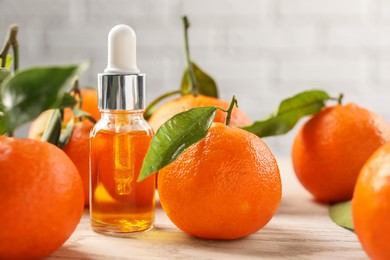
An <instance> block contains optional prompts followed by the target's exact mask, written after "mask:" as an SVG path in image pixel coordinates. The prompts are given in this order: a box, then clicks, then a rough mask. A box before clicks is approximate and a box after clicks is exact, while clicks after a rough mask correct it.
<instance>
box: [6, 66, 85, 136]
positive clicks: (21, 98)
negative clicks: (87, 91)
mask: <svg viewBox="0 0 390 260" xmlns="http://www.w3.org/2000/svg"><path fill="white" fill-rule="evenodd" d="M84 65H85V64H81V65H72V66H66V67H35V68H29V69H25V70H21V71H18V72H16V73H15V75H14V76H13V77H8V78H7V79H6V80H4V81H3V82H2V83H1V86H0V89H1V98H2V103H3V106H4V111H3V112H4V113H5V122H6V126H7V130H8V132H11V133H12V132H13V131H14V130H15V129H16V128H17V127H19V126H21V125H22V124H24V123H27V122H29V121H31V120H33V119H35V118H36V117H37V116H38V115H40V114H41V113H42V112H43V111H44V110H47V109H49V108H51V107H54V106H55V105H58V104H60V103H61V98H62V95H63V93H64V92H65V89H66V87H67V86H70V81H71V80H73V78H74V77H75V76H76V75H77V74H78V72H80V70H83V69H84V68H85V66H84Z"/></svg>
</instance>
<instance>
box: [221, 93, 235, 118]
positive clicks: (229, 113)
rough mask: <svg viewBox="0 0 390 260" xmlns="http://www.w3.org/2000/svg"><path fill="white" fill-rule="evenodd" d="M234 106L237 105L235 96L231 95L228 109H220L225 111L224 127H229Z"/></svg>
mask: <svg viewBox="0 0 390 260" xmlns="http://www.w3.org/2000/svg"><path fill="white" fill-rule="evenodd" d="M234 106H236V107H238V103H237V99H236V96H234V95H233V97H232V101H231V102H230V105H229V108H228V109H227V110H223V109H222V110H223V111H225V112H226V113H227V116H226V121H225V125H230V119H231V117H232V112H233V108H234Z"/></svg>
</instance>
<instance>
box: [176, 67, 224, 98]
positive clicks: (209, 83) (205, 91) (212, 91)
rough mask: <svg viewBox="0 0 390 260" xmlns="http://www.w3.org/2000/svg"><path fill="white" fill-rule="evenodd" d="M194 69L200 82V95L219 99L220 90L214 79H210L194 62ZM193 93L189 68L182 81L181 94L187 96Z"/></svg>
mask: <svg viewBox="0 0 390 260" xmlns="http://www.w3.org/2000/svg"><path fill="white" fill-rule="evenodd" d="M192 67H193V68H194V71H195V78H196V80H197V82H198V93H199V94H202V95H206V96H210V97H216V98H218V88H217V84H216V83H215V81H214V79H213V78H212V77H210V76H209V75H208V74H207V73H206V72H204V71H203V70H201V69H200V68H199V67H198V66H197V65H196V64H195V63H193V62H192ZM190 93H192V89H191V84H190V82H189V71H188V68H187V69H186V70H185V71H184V74H183V77H182V80H181V94H182V95H187V94H190Z"/></svg>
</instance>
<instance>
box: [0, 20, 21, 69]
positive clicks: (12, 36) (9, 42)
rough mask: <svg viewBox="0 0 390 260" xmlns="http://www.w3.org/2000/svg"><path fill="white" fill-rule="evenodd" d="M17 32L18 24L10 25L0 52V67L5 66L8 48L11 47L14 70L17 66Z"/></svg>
mask: <svg viewBox="0 0 390 260" xmlns="http://www.w3.org/2000/svg"><path fill="white" fill-rule="evenodd" d="M17 34H18V25H16V24H13V25H11V26H10V28H9V32H8V37H7V38H6V40H5V43H4V47H3V49H2V50H1V53H0V58H1V67H5V63H6V60H7V55H8V51H9V48H10V47H12V50H13V53H14V61H13V62H14V71H17V70H18V68H19V43H18V39H17V37H16V36H17Z"/></svg>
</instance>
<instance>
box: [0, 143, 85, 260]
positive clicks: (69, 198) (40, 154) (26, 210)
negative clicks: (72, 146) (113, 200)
mask: <svg viewBox="0 0 390 260" xmlns="http://www.w3.org/2000/svg"><path fill="white" fill-rule="evenodd" d="M0 179H1V185H2V188H1V189H0V198H1V203H0V212H1V214H0V223H1V229H0V258H1V259H38V258H42V257H45V256H47V255H49V254H51V253H52V252H53V251H55V250H56V249H57V248H59V247H60V246H61V245H62V244H63V243H64V242H65V241H66V240H67V239H68V238H69V236H70V235H71V234H72V233H73V231H74V230H75V228H76V226H77V225H78V223H79V221H80V218H81V216H82V213H83V204H84V203H83V190H82V184H81V179H80V176H79V174H78V172H77V169H76V167H75V166H74V164H73V163H72V161H71V160H70V159H69V158H68V156H66V154H65V153H64V152H63V151H61V149H59V148H57V147H56V146H54V145H52V144H49V143H45V142H40V141H36V140H30V139H15V138H8V137H5V136H0Z"/></svg>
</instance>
